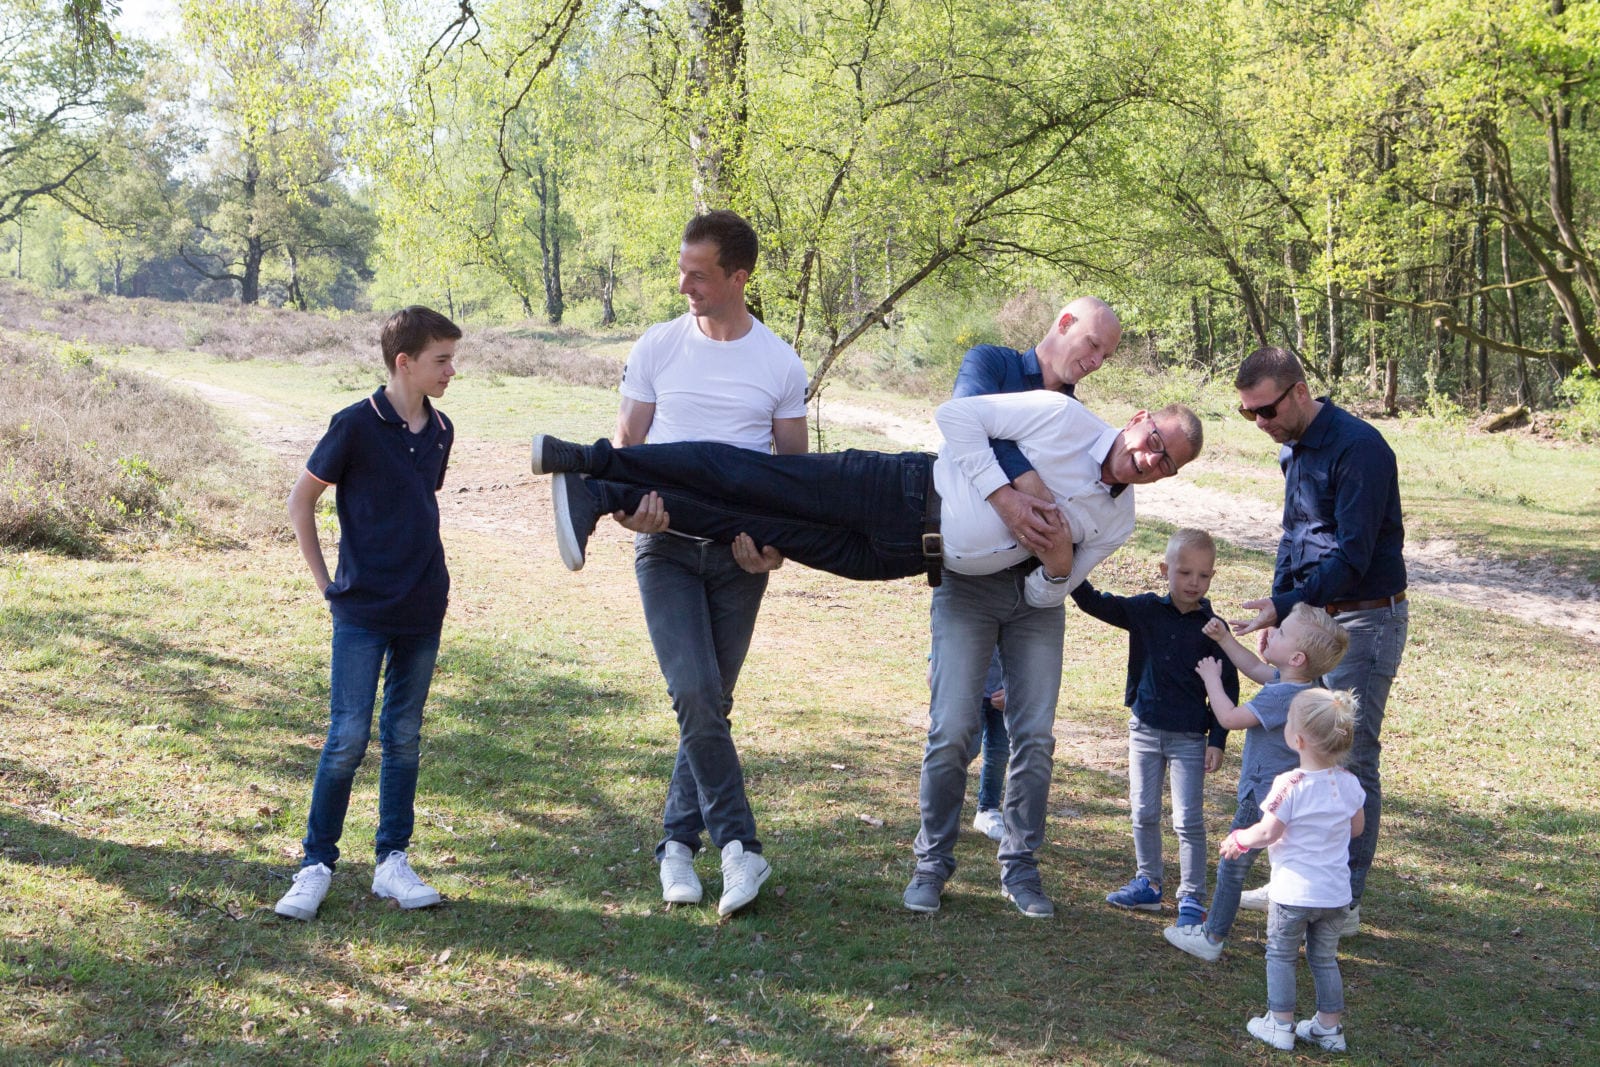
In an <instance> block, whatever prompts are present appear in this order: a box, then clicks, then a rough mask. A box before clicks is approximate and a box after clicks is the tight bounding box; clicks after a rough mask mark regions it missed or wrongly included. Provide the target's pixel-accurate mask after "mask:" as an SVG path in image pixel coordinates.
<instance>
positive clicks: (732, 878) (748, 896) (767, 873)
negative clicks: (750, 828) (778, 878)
mask: <svg viewBox="0 0 1600 1067" xmlns="http://www.w3.org/2000/svg"><path fill="white" fill-rule="evenodd" d="M771 875H772V866H771V864H769V863H767V861H766V860H764V859H762V858H761V853H759V852H746V851H745V850H744V843H743V842H740V841H729V842H728V843H727V844H726V845H723V846H722V899H721V900H720V901H718V902H717V914H718V915H732V914H733V913H734V912H736V911H738V910H739V909H740V908H742V907H744V906H745V905H746V904H748V903H750V902H751V901H752V900H754V899H756V894H757V893H759V892H760V891H761V883H762V882H765V881H766V880H767V879H768V878H769V877H771Z"/></svg>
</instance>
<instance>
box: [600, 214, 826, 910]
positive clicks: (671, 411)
mask: <svg viewBox="0 0 1600 1067" xmlns="http://www.w3.org/2000/svg"><path fill="white" fill-rule="evenodd" d="M757 251H758V245H757V241H756V233H755V230H754V229H752V228H751V226H750V224H749V223H747V222H746V221H745V220H744V219H742V218H740V217H739V216H738V215H736V214H734V213H733V212H731V211H712V212H708V213H707V214H704V215H699V216H696V217H695V218H693V219H690V220H689V224H688V225H687V226H686V227H685V228H684V231H683V243H682V246H681V248H680V249H679V253H678V291H679V292H680V293H682V294H683V295H684V296H686V297H688V299H689V310H688V312H687V313H686V314H683V315H680V316H679V317H678V318H676V319H673V320H672V321H670V322H664V323H660V324H658V325H656V326H652V327H650V329H648V330H646V331H645V333H644V336H643V337H641V338H639V340H638V342H637V343H635V345H634V346H633V351H632V352H630V353H629V355H628V363H627V369H626V370H625V371H624V372H623V379H622V388H621V392H622V405H621V408H620V410H619V411H618V414H617V432H616V435H615V438H614V441H615V443H616V444H617V445H618V446H622V445H635V444H643V443H645V442H646V441H649V442H650V443H652V444H669V443H672V442H677V441H718V442H722V443H725V444H730V445H737V446H739V447H741V448H747V449H753V450H755V451H758V452H769V451H776V452H779V453H797V452H804V451H806V369H805V365H804V364H803V363H801V361H800V357H799V356H798V355H796V354H795V351H794V349H793V348H791V347H790V346H789V345H788V344H787V343H786V342H784V341H783V340H781V339H780V338H779V337H778V336H777V335H775V334H774V333H773V332H772V331H771V330H769V329H767V327H766V326H765V325H764V324H763V323H761V322H759V321H757V320H756V318H755V317H754V316H752V315H751V314H750V312H749V309H748V308H746V307H745V302H744V289H745V283H746V282H747V281H748V280H749V278H750V273H751V271H753V270H754V269H755V265H756V255H757ZM614 517H615V518H616V519H617V521H618V522H621V523H622V524H623V525H624V526H626V527H628V528H629V529H631V530H634V531H635V532H636V533H637V535H638V536H637V537H636V538H635V542H634V572H635V574H636V575H637V577H638V580H639V594H640V597H641V600H642V602H643V605H644V617H645V623H646V624H647V625H648V627H649V630H650V640H651V642H652V643H653V644H654V645H655V650H656V660H657V662H658V663H660V665H661V673H662V675H663V676H664V677H665V678H666V682H667V691H668V693H670V694H671V696H672V706H673V710H674V711H675V712H676V713H677V717H678V732H679V740H678V759H677V763H676V765H675V766H674V767H673V771H672V782H671V784H670V785H669V786H668V789H667V800H666V807H665V810H664V812H663V814H662V829H663V831H664V833H663V836H662V839H661V843H660V844H659V845H658V846H657V847H656V860H657V862H658V863H659V864H660V869H661V891H662V898H663V899H664V900H666V901H667V902H669V903H674V904H693V903H698V902H699V900H700V897H701V892H702V891H701V887H700V880H699V878H698V877H696V875H695V871H694V856H695V854H696V853H697V852H699V850H700V848H701V844H702V842H701V834H702V832H709V833H710V835H711V843H712V845H713V846H715V847H716V848H718V849H720V850H721V853H722V899H721V902H720V904H719V905H718V909H717V910H718V912H719V913H720V914H722V915H729V914H732V913H733V912H735V911H737V910H738V909H740V908H742V907H744V906H745V905H747V904H749V903H750V902H751V901H752V900H754V899H755V897H756V894H757V892H758V891H759V890H760V888H761V884H762V883H763V882H764V881H766V879H767V878H768V876H770V875H771V873H772V868H771V867H770V866H769V865H768V864H767V861H766V860H765V859H764V858H763V857H762V855H761V842H760V841H759V840H758V839H757V837H756V824H755V818H754V817H753V816H752V814H751V812H750V804H749V801H748V800H747V798H746V797H745V788H744V771H743V769H742V768H741V767H740V765H739V754H738V752H737V750H736V749H735V748H734V744H733V734H732V730H731V728H730V721H729V715H730V713H731V711H732V708H733V687H734V684H735V683H736V682H737V681H738V679H739V669H740V667H742V666H743V665H744V657H745V653H746V652H747V651H748V650H749V648H750V638H751V634H752V633H753V632H754V631H755V625H756V615H757V613H758V612H759V611H760V609H761V597H762V594H763V593H765V592H766V588H767V572H768V571H770V570H773V569H775V568H777V567H778V566H780V565H781V564H782V557H781V556H780V555H779V554H778V553H777V551H776V550H774V549H771V548H768V549H765V550H757V549H756V548H755V547H754V546H753V544H751V543H750V542H749V541H748V540H742V541H741V542H739V543H738V544H736V545H734V546H731V547H730V546H729V545H725V544H716V543H713V542H711V541H708V540H704V539H701V538H695V537H687V536H684V535H680V534H677V533H674V532H672V530H671V529H670V521H671V517H670V515H669V514H668V513H667V512H666V510H665V508H664V507H663V506H662V503H661V499H660V497H659V496H656V495H653V494H652V495H651V496H649V497H646V498H645V500H644V501H643V503H641V505H640V506H639V508H638V509H637V510H635V511H634V512H633V513H632V514H631V515H625V514H623V513H621V512H618V513H616V515H615V516H614Z"/></svg>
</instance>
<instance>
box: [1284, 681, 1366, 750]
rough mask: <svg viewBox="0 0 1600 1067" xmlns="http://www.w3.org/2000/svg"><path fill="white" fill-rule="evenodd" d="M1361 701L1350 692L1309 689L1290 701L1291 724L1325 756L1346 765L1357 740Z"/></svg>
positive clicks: (1345, 690) (1344, 690)
mask: <svg viewBox="0 0 1600 1067" xmlns="http://www.w3.org/2000/svg"><path fill="white" fill-rule="evenodd" d="M1358 710H1360V702H1359V701H1357V700H1356V695H1355V694H1354V693H1353V692H1351V691H1350V690H1348V689H1307V690H1304V691H1302V692H1301V693H1299V694H1298V695H1297V696H1296V697H1295V698H1294V699H1293V700H1292V701H1290V702H1289V723H1290V725H1292V726H1293V727H1294V728H1295V730H1297V731H1299V733H1300V736H1301V737H1304V738H1305V739H1306V741H1307V743H1309V744H1310V745H1311V747H1312V748H1314V749H1316V750H1317V751H1318V752H1319V753H1321V754H1322V755H1323V756H1325V757H1327V758H1328V759H1330V760H1333V761H1334V762H1335V763H1343V762H1344V761H1345V758H1346V757H1347V756H1349V755H1350V746H1351V745H1353V744H1355V740H1356V712H1357V711H1358Z"/></svg>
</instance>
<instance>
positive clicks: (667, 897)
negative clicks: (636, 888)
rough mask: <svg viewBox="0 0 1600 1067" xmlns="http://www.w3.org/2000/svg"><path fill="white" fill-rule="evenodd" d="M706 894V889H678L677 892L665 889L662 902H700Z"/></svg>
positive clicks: (662, 892) (662, 893)
mask: <svg viewBox="0 0 1600 1067" xmlns="http://www.w3.org/2000/svg"><path fill="white" fill-rule="evenodd" d="M705 895H706V894H705V890H704V889H695V890H692V891H691V890H678V891H677V892H674V891H672V890H670V889H664V890H662V891H661V902H662V903H663V904H698V903H700V901H702V900H704V899H705Z"/></svg>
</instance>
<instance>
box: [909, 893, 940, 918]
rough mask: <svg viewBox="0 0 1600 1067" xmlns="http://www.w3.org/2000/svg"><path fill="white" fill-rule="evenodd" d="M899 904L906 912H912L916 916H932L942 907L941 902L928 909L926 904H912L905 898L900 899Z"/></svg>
mask: <svg viewBox="0 0 1600 1067" xmlns="http://www.w3.org/2000/svg"><path fill="white" fill-rule="evenodd" d="M900 903H901V904H903V905H905V909H906V910H907V911H914V912H916V913H917V914H918V915H932V914H933V913H934V912H936V911H938V910H939V908H940V907H942V906H943V902H942V901H941V902H940V903H936V904H934V905H933V907H931V908H930V907H928V905H926V904H913V903H911V901H909V900H907V899H906V898H905V897H901V898H900Z"/></svg>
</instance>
